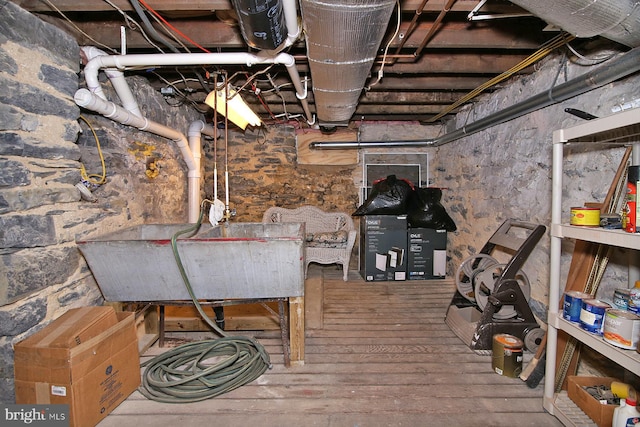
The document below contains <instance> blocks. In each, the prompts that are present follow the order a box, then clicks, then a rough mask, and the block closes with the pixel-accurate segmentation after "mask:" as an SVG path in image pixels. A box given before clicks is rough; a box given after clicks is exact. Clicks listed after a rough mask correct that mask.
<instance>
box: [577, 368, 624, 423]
mask: <svg viewBox="0 0 640 427" xmlns="http://www.w3.org/2000/svg"><path fill="white" fill-rule="evenodd" d="M613 381H619V380H617V379H616V378H611V377H577V376H572V375H569V376H568V377H567V394H568V395H569V398H570V399H571V400H573V401H574V402H575V404H576V405H578V407H579V408H580V409H582V411H583V412H584V413H585V414H587V415H588V416H589V418H591V419H592V420H593V421H594V422H595V423H596V424H597V425H598V427H611V424H612V423H613V411H614V409H616V408H617V407H618V405H606V404H602V403H600V402H599V401H598V400H596V399H594V398H593V396H591V395H590V394H589V393H588V392H587V391H586V390H585V389H584V387H589V386H597V385H604V386H607V387H611V383H612V382H613Z"/></svg>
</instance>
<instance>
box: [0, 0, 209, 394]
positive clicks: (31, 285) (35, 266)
mask: <svg viewBox="0 0 640 427" xmlns="http://www.w3.org/2000/svg"><path fill="white" fill-rule="evenodd" d="M0 64H1V66H0V86H1V87H2V88H3V90H2V91H0V402H3V403H11V402H13V399H14V396H13V350H12V344H13V343H15V342H18V341H20V340H22V339H23V338H25V337H26V336H27V335H29V334H31V333H33V332H35V331H37V330H38V329H41V328H42V327H44V326H45V325H46V324H47V323H48V322H50V321H51V320H53V319H55V318H57V317H59V316H60V315H61V314H62V313H64V312H65V311H66V310H68V309H70V308H73V307H79V306H88V305H99V304H102V303H103V300H102V296H101V293H100V291H99V288H98V287H97V285H96V283H95V281H94V279H93V276H92V275H91V273H90V272H89V270H88V268H87V266H86V263H85V262H84V259H83V257H82V256H81V254H80V252H79V251H78V249H77V247H76V244H75V241H76V239H80V238H86V237H90V236H95V235H98V234H102V233H107V232H111V231H114V230H117V229H121V228H123V227H126V226H130V225H135V224H141V223H152V222H186V221H187V217H186V202H185V200H186V194H187V191H186V182H187V177H186V171H185V166H184V162H183V161H182V160H181V157H180V154H179V150H178V149H177V148H176V147H174V146H173V145H172V144H171V143H170V142H168V141H167V140H165V139H164V138H160V137H155V136H152V135H149V134H147V133H145V132H140V131H137V130H135V129H131V128H130V127H127V126H122V125H118V124H115V123H113V122H112V121H111V120H108V119H105V118H102V117H97V116H95V115H92V114H89V113H88V112H85V111H80V109H79V108H78V107H77V106H76V104H75V103H74V101H73V95H74V93H75V91H76V90H77V89H78V87H79V82H80V81H81V80H80V79H79V75H78V73H79V71H80V55H79V48H78V45H77V44H76V42H75V40H74V39H72V38H71V37H70V36H68V35H66V34H65V33H63V32H61V31H59V30H58V29H56V28H55V27H53V26H51V25H49V24H46V23H44V22H42V21H40V20H39V19H37V18H35V17H34V16H32V15H30V14H29V13H27V12H25V11H24V10H22V9H20V8H18V7H17V6H16V5H15V4H14V3H11V2H6V1H0ZM145 82H146V80H144V79H136V78H133V79H129V84H130V85H131V86H132V88H133V91H134V93H136V95H137V97H138V99H139V101H140V104H141V108H142V110H143V111H144V112H145V114H149V115H151V116H153V117H154V118H161V120H163V122H164V123H168V125H169V126H174V127H175V128H177V129H184V130H185V131H186V129H187V126H188V124H189V123H190V122H191V121H193V120H195V119H197V118H200V116H199V115H198V114H194V113H193V112H192V111H191V110H189V109H187V108H185V107H181V108H172V107H169V106H168V105H167V103H166V102H165V101H164V99H163V98H162V97H161V96H159V94H157V92H155V91H154V90H152V88H150V87H149V85H148V84H146V83H145ZM105 89H106V91H107V93H108V96H109V97H113V94H112V91H111V90H110V86H109V84H108V82H105ZM81 116H82V117H83V118H84V119H86V121H84V120H82V119H80V117H81ZM88 124H90V125H91V127H92V128H93V130H94V131H95V133H96V136H95V137H94V135H93V132H92V130H91V128H90V127H89V125H88ZM96 137H97V140H98V141H99V144H100V146H101V151H102V155H103V157H104V162H105V165H106V183H105V184H104V185H99V186H94V185H89V187H90V188H91V190H92V191H93V197H95V199H96V201H95V202H89V201H86V200H83V199H82V198H81V193H80V191H79V190H78V188H77V187H76V184H78V183H80V182H81V180H82V176H81V172H80V171H81V167H82V166H83V165H84V167H85V168H86V171H87V173H88V174H90V175H98V176H99V175H101V174H102V167H101V160H100V155H99V152H98V149H97V143H96ZM152 160H155V161H156V163H157V165H158V166H159V173H158V175H157V176H156V177H153V178H150V177H149V176H147V174H146V172H147V170H148V165H149V163H150V161H152ZM97 179H99V178H95V177H94V178H92V179H91V180H92V181H94V180H97Z"/></svg>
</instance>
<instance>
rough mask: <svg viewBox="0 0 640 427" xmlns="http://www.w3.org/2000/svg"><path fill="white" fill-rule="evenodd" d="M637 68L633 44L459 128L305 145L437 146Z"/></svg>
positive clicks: (639, 53) (639, 52)
mask: <svg viewBox="0 0 640 427" xmlns="http://www.w3.org/2000/svg"><path fill="white" fill-rule="evenodd" d="M638 71H640V47H636V48H634V49H632V50H630V51H629V52H627V53H625V54H624V55H621V56H619V57H617V58H614V59H612V60H611V61H609V62H607V63H606V64H605V65H603V66H600V67H598V68H597V69H595V70H592V71H589V72H587V73H585V74H583V75H581V76H579V77H576V78H575V79H573V80H569V81H568V82H566V83H563V84H560V85H558V86H555V87H553V88H551V89H549V90H548V91H546V92H543V93H539V94H538V95H534V96H533V97H531V98H529V99H527V100H525V101H523V102H520V103H518V104H516V105H513V106H511V107H509V108H505V109H504V110H501V111H498V112H496V113H493V114H490V115H489V116H487V117H485V118H483V119H480V120H478V121H475V122H473V123H471V124H469V125H466V126H463V127H462V128H459V129H456V130H454V131H452V132H449V133H447V134H445V135H442V136H440V137H438V138H435V139H430V140H417V141H416V140H407V141H367V142H349V141H334V142H328V141H316V142H312V143H311V144H309V147H310V148H314V149H330V150H331V149H332V150H336V149H350V148H365V147H367V148H385V147H439V146H441V145H444V144H447V143H449V142H452V141H455V140H456V139H459V138H462V137H465V136H469V135H471V134H474V133H476V132H480V131H482V130H485V129H487V128H490V127H492V126H495V125H498V124H501V123H504V122H507V121H509V120H513V119H515V118H518V117H521V116H524V115H525V114H528V113H531V112H533V111H536V110H539V109H542V108H545V107H548V106H550V105H553V104H557V103H559V102H562V101H566V100H567V99H570V98H573V97H574V96H578V95H582V94H583V93H586V92H589V91H591V90H593V89H597V88H599V87H602V86H604V85H606V84H609V83H611V82H614V81H616V80H619V79H621V78H623V77H627V76H629V75H631V74H633V73H636V72H638Z"/></svg>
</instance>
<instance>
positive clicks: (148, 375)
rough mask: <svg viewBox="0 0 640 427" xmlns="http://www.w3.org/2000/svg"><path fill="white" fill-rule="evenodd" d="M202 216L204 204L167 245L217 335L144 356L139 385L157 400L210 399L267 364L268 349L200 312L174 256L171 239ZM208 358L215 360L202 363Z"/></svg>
mask: <svg viewBox="0 0 640 427" xmlns="http://www.w3.org/2000/svg"><path fill="white" fill-rule="evenodd" d="M205 201H206V200H205ZM203 206H204V202H203ZM203 217H204V209H201V210H200V217H199V218H198V221H197V222H196V224H194V225H193V226H192V227H189V228H187V229H185V230H181V231H178V232H177V233H175V234H174V235H173V237H172V238H171V248H172V249H173V255H174V257H175V259H176V263H177V265H178V269H179V270H180V274H181V276H182V279H183V281H184V284H185V286H186V288H187V291H188V292H189V295H190V296H191V299H192V300H193V303H194V304H195V306H196V308H197V309H198V312H199V313H200V315H201V316H202V318H203V319H204V320H205V321H206V322H207V324H208V325H209V326H211V327H212V328H213V329H214V330H215V331H216V332H217V333H218V334H220V335H221V336H222V338H218V339H215V340H205V341H199V342H194V343H187V344H183V345H181V346H178V347H176V348H174V349H173V350H169V351H167V352H165V353H163V354H161V355H159V356H156V357H154V358H153V359H151V360H148V361H147V362H144V363H143V364H142V365H141V367H144V368H146V369H145V370H144V373H143V375H142V385H141V386H140V388H139V391H140V393H142V395H144V396H145V397H147V398H148V399H151V400H156V401H158V402H164V403H188V402H198V401H201V400H206V399H210V398H212V397H215V396H219V395H221V394H224V393H227V392H229V391H231V390H234V389H236V388H238V387H240V386H242V385H244V384H248V383H250V382H251V381H253V380H255V379H256V378H258V377H259V376H260V375H262V374H263V373H264V372H265V371H266V370H267V369H268V368H270V367H271V361H270V358H269V354H268V353H267V351H266V350H265V349H264V347H263V346H262V345H261V344H260V343H259V342H258V341H256V340H255V339H253V338H250V337H244V336H227V335H226V334H225V333H224V331H222V330H221V329H220V328H218V326H217V325H216V324H215V322H214V321H212V320H211V319H210V318H209V316H207V315H206V313H205V312H204V310H203V309H202V306H201V305H200V303H199V302H198V299H197V298H196V296H195V294H194V292H193V288H192V287H191V283H190V282H189V278H188V277H187V274H186V272H185V270H184V266H183V264H182V260H181V259H180V253H179V252H178V246H177V239H178V237H179V236H182V235H185V234H189V233H193V232H195V231H197V230H198V229H199V228H200V225H201V224H202V218H203ZM210 359H211V360H213V361H215V363H213V362H212V363H206V362H207V361H208V360H210Z"/></svg>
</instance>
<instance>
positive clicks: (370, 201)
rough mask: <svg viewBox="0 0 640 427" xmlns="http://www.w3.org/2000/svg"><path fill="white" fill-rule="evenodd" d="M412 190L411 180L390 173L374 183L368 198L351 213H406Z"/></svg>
mask: <svg viewBox="0 0 640 427" xmlns="http://www.w3.org/2000/svg"><path fill="white" fill-rule="evenodd" d="M412 192H413V184H412V183H411V182H409V181H407V180H406V179H398V178H396V176H395V175H389V176H388V177H386V178H384V179H380V180H378V181H375V182H374V183H373V187H372V188H371V194H369V197H367V200H365V202H364V203H363V204H362V205H360V207H358V209H356V211H355V212H354V213H352V214H351V215H352V216H362V215H404V214H406V213H407V201H408V200H409V196H410V195H411V193H412Z"/></svg>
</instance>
